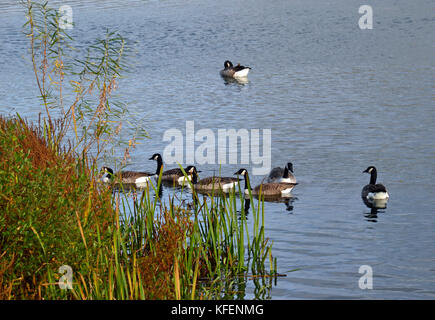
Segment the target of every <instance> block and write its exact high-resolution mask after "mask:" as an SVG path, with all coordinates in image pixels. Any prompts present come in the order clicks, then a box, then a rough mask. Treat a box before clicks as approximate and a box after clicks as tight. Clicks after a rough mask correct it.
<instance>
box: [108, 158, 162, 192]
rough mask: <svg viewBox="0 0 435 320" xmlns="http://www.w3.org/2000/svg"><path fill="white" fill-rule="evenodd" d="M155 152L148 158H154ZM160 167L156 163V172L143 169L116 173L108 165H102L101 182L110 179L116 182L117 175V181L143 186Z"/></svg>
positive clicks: (109, 180)
mask: <svg viewBox="0 0 435 320" xmlns="http://www.w3.org/2000/svg"><path fill="white" fill-rule="evenodd" d="M155 155H156V154H154V155H153V156H152V157H151V158H149V159H148V160H154V157H155ZM160 169H161V164H159V163H157V170H156V173H150V172H145V171H129V170H127V171H119V172H117V173H115V174H114V173H113V170H112V169H111V168H108V167H102V168H101V171H102V173H103V178H102V180H103V182H106V183H107V182H111V181H115V182H118V177H119V179H120V180H119V181H120V182H121V183H122V184H135V185H136V187H139V188H141V187H145V186H146V185H147V184H148V182H149V180H150V179H151V178H153V177H155V176H156V175H157V174H158V173H159V172H160Z"/></svg>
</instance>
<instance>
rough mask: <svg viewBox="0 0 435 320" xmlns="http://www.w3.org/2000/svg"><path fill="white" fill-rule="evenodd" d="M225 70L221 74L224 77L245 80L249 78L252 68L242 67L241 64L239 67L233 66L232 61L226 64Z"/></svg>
mask: <svg viewBox="0 0 435 320" xmlns="http://www.w3.org/2000/svg"><path fill="white" fill-rule="evenodd" d="M224 67H225V68H224V69H223V70H221V72H220V74H221V76H222V77H228V78H243V77H246V76H248V73H249V70H251V68H250V67H245V66H241V65H240V63H239V64H238V65H237V66H235V67H234V66H233V64H232V63H231V61H228V60H227V61H225V62H224Z"/></svg>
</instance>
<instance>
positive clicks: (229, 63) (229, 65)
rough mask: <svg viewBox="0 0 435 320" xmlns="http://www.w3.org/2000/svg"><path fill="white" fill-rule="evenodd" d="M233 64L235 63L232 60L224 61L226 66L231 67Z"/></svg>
mask: <svg viewBox="0 0 435 320" xmlns="http://www.w3.org/2000/svg"><path fill="white" fill-rule="evenodd" d="M232 66H233V64H232V63H231V61H229V60H227V61H225V62H224V67H225V68H231V67H232Z"/></svg>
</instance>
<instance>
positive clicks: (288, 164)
mask: <svg viewBox="0 0 435 320" xmlns="http://www.w3.org/2000/svg"><path fill="white" fill-rule="evenodd" d="M287 168H288V169H289V170H290V172H291V173H293V163H291V162H288V163H287Z"/></svg>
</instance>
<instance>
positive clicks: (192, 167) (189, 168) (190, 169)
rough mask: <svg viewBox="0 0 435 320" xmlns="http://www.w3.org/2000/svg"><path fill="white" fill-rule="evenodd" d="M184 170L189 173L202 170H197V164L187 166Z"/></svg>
mask: <svg viewBox="0 0 435 320" xmlns="http://www.w3.org/2000/svg"><path fill="white" fill-rule="evenodd" d="M184 171H186V173H187V174H194V173H198V172H201V171H200V170H196V167H195V166H187V167H186V169H185V170H184Z"/></svg>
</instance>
